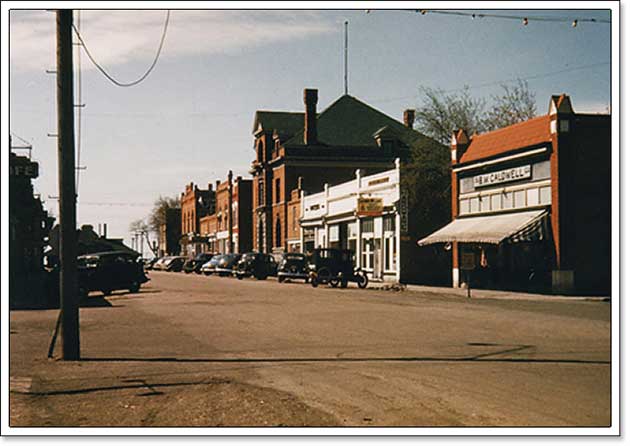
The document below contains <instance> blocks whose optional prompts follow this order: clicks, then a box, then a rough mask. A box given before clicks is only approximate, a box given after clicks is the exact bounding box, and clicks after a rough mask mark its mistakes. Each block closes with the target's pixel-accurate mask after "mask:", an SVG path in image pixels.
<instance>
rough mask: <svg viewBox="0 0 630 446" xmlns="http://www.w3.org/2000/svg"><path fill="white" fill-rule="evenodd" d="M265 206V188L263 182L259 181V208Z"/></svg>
mask: <svg viewBox="0 0 630 446" xmlns="http://www.w3.org/2000/svg"><path fill="white" fill-rule="evenodd" d="M264 204H265V186H264V185H263V180H258V206H262V205H264Z"/></svg>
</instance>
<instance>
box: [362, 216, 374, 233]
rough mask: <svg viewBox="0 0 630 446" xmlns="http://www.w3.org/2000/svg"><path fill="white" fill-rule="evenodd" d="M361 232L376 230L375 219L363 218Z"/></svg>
mask: <svg viewBox="0 0 630 446" xmlns="http://www.w3.org/2000/svg"><path fill="white" fill-rule="evenodd" d="M361 232H362V233H366V232H368V233H372V232H374V219H373V218H366V219H364V220H361Z"/></svg>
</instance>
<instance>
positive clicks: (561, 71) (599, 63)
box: [370, 62, 610, 102]
mask: <svg viewBox="0 0 630 446" xmlns="http://www.w3.org/2000/svg"><path fill="white" fill-rule="evenodd" d="M603 65H610V62H598V63H594V64H589V65H581V66H578V67H570V68H565V69H563V70H557V71H550V72H548V73H541V74H533V75H531V76H524V77H517V78H512V79H504V80H499V81H493V82H487V83H484V84H476V85H467V86H464V87H459V88H452V89H450V90H443V91H442V92H443V93H452V92H455V91H461V90H465V89H469V90H474V89H476V88H485V87H492V86H495V85H501V84H506V83H510V82H518V81H519V80H532V79H541V78H545V77H551V76H555V75H557V74H562V73H568V72H570V71H577V70H584V69H586V68H593V67H598V66H603ZM417 96H418V95H413V96H409V95H407V96H399V97H395V98H383V99H371V100H370V102H392V101H399V100H402V99H410V98H416V97H417Z"/></svg>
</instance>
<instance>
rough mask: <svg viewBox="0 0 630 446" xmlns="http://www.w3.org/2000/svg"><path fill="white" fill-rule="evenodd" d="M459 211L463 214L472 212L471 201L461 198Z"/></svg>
mask: <svg viewBox="0 0 630 446" xmlns="http://www.w3.org/2000/svg"><path fill="white" fill-rule="evenodd" d="M459 213H460V214H461V215H465V214H469V213H470V201H469V200H468V199H464V200H459Z"/></svg>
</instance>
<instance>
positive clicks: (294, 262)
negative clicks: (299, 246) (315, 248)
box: [278, 252, 308, 283]
mask: <svg viewBox="0 0 630 446" xmlns="http://www.w3.org/2000/svg"><path fill="white" fill-rule="evenodd" d="M287 279H299V280H304V281H305V282H308V262H307V259H306V256H305V255H304V254H300V253H297V252H287V253H285V254H283V255H282V260H280V263H279V264H278V282H280V283H282V282H284V281H285V280H287Z"/></svg>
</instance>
